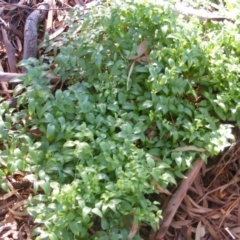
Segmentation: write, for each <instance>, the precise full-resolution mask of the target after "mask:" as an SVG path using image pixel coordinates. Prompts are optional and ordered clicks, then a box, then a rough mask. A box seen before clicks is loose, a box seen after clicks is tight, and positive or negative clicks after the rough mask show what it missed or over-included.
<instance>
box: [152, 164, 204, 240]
mask: <svg viewBox="0 0 240 240" xmlns="http://www.w3.org/2000/svg"><path fill="white" fill-rule="evenodd" d="M203 164H204V162H203V160H202V159H198V160H197V161H196V162H195V163H194V164H193V169H192V170H191V171H190V172H188V174H187V176H186V179H184V180H183V181H182V183H181V185H180V186H179V188H178V189H177V191H176V192H175V193H174V194H173V196H172V198H171V199H170V201H169V203H168V205H167V207H166V209H165V210H164V211H163V218H162V221H161V222H160V223H159V230H158V232H157V236H156V238H155V240H162V239H164V236H165V233H166V232H167V230H168V228H169V226H170V224H171V222H172V219H173V217H174V215H175V213H176V211H177V209H178V207H179V206H180V204H181V202H182V200H183V198H184V197H185V195H186V193H187V191H188V189H189V188H190V186H191V185H192V183H193V181H194V179H195V178H196V176H197V174H198V172H199V171H200V169H201V167H202V166H203Z"/></svg>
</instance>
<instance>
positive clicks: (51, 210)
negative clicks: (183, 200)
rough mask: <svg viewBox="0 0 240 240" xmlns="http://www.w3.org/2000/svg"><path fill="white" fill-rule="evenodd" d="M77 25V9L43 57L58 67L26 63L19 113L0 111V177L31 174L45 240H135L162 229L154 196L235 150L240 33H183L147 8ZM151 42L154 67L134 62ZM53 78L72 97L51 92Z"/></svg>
mask: <svg viewBox="0 0 240 240" xmlns="http://www.w3.org/2000/svg"><path fill="white" fill-rule="evenodd" d="M82 18H83V16H82V15H81V13H80V11H79V10H78V9H77V8H76V9H74V10H73V11H72V12H70V13H69V18H68V22H69V26H71V27H70V28H69V30H68V32H66V33H64V35H63V36H62V37H59V38H58V39H57V40H55V45H54V44H53V43H52V42H50V41H49V40H48V39H46V41H45V42H44V43H43V44H42V45H41V46H40V47H45V46H51V48H47V49H46V52H47V51H49V50H50V49H53V53H54V56H52V57H47V56H45V55H44V56H42V57H41V58H40V59H39V60H38V61H37V60H33V59H32V60H28V61H26V62H24V63H23V64H24V65H25V66H26V67H27V68H28V73H27V75H26V76H25V77H24V79H23V84H21V85H18V87H17V89H16V92H18V91H19V90H25V92H24V93H23V94H21V95H20V96H19V97H18V103H19V104H21V105H22V106H24V107H23V109H21V110H19V111H16V112H13V111H12V110H11V109H10V110H9V109H7V106H6V105H2V106H1V113H3V112H4V113H5V116H4V117H1V118H0V134H1V138H2V144H3V146H4V150H1V151H0V154H1V159H3V160H4V162H5V163H6V166H5V168H3V169H4V170H2V169H1V170H0V174H1V176H5V175H6V173H7V172H14V171H17V170H22V171H27V172H31V173H32V174H31V175H29V176H27V177H29V178H30V179H31V180H33V181H34V189H35V191H36V192H37V190H38V189H39V187H40V188H41V189H42V195H39V194H38V195H36V196H32V197H31V199H29V208H28V210H29V212H30V213H31V214H32V215H33V217H34V218H35V221H36V222H39V223H41V224H42V225H41V227H40V228H38V229H36V234H38V237H37V238H38V239H112V240H115V239H116V240H117V239H128V237H129V232H130V229H131V228H132V227H133V226H137V227H138V228H140V226H141V224H142V223H145V224H149V225H151V227H152V228H153V229H154V230H156V229H157V224H158V221H159V219H160V218H161V205H159V203H158V202H156V201H154V200H152V199H153V198H152V197H151V196H152V195H153V194H155V193H158V190H157V185H160V186H161V187H162V188H166V187H167V186H169V184H175V183H176V179H177V178H179V177H180V178H182V177H183V174H184V171H185V170H187V169H189V168H191V166H192V163H193V161H194V160H196V158H197V157H199V156H200V157H201V158H203V159H204V160H206V159H207V157H208V156H212V155H215V154H217V153H218V152H219V151H221V150H223V149H224V148H225V147H226V146H228V145H229V141H230V140H231V139H233V136H232V132H231V128H232V125H231V124H230V123H236V124H237V125H238V126H239V125H240V120H239V119H238V118H237V116H238V115H239V114H240V110H239V109H240V108H239V107H240V105H239V102H240V101H239V100H240V99H239V98H240V95H239V92H240V83H239V60H240V59H239V51H240V48H239V41H238V37H237V36H238V35H237V34H236V33H237V32H238V31H239V29H238V26H237V25H235V24H234V23H231V22H224V23H207V22H205V23H200V22H199V21H198V20H197V19H195V18H193V19H190V20H189V21H186V20H184V19H182V18H180V17H178V16H177V15H176V14H175V13H173V12H172V10H171V8H170V6H169V5H168V4H165V5H162V6H160V5H153V4H151V3H150V2H148V1H145V2H143V1H137V2H135V1H132V2H129V1H124V2H120V3H115V2H113V3H111V5H110V6H107V7H104V6H103V7H101V8H97V9H95V10H94V9H93V10H92V11H90V12H88V13H86V14H85V15H84V20H82ZM226 32H227V34H226ZM144 41H145V44H146V46H145V47H147V51H146V52H145V57H146V58H142V59H140V60H143V59H145V60H146V59H147V61H145V62H144V61H143V62H141V61H137V60H139V58H138V59H137V58H136V59H133V60H131V59H130V57H131V56H137V54H138V46H139V45H140V44H141V43H143V42H144ZM56 43H57V44H56ZM58 43H59V44H58ZM58 45H61V47H60V48H59V47H58ZM141 57H142V56H141ZM133 61H135V63H134V65H132V66H133V67H132V69H131V64H132V63H133ZM32 65H34V67H32ZM50 68H51V69H53V70H52V72H53V74H55V75H57V76H59V77H60V78H61V80H62V82H63V84H64V83H67V84H68V87H66V85H64V86H65V87H64V88H58V89H57V90H52V89H51V88H50V87H49V85H48V81H47V77H46V76H47V69H50ZM66 81H67V82H66ZM34 131H38V132H40V133H41V134H40V136H36V135H34V134H33V132H34ZM2 188H4V189H6V186H5V185H4V184H2ZM133 239H142V238H141V236H140V234H139V233H136V234H135V235H134V236H133Z"/></svg>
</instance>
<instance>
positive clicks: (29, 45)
mask: <svg viewBox="0 0 240 240" xmlns="http://www.w3.org/2000/svg"><path fill="white" fill-rule="evenodd" d="M48 9H49V4H48V3H43V4H41V5H39V7H38V8H37V9H36V10H34V11H33V12H32V13H31V14H30V15H29V16H28V18H27V20H26V23H25V26H24V50H23V59H28V58H30V57H34V58H36V57H37V45H38V44H37V36H38V34H37V25H38V24H39V23H41V22H42V21H43V20H44V19H45V17H46V15H47V11H46V10H48ZM22 71H23V72H26V68H25V67H22Z"/></svg>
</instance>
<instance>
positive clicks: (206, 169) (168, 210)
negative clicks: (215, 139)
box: [0, 0, 240, 240]
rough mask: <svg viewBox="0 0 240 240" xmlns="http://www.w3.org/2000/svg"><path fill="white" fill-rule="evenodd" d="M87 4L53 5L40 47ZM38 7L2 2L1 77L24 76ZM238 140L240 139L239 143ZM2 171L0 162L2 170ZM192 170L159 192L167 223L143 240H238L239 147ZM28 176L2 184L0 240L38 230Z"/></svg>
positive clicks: (6, 93)
mask: <svg viewBox="0 0 240 240" xmlns="http://www.w3.org/2000/svg"><path fill="white" fill-rule="evenodd" d="M83 2H84V1H83V0H75V2H74V1H73V0H69V1H57V4H56V3H53V1H49V4H50V8H52V9H57V8H58V9H59V10H54V11H49V14H48V17H47V19H46V20H45V28H43V29H41V31H40V33H39V43H40V42H41V41H42V40H43V36H44V34H45V33H46V32H47V33H48V34H49V38H50V39H54V38H55V37H56V36H58V35H60V34H61V33H62V32H63V31H66V29H67V25H66V24H64V22H63V19H64V14H63V13H64V11H68V9H69V8H71V7H73V6H75V5H76V4H78V5H82V4H83ZM88 2H90V1H85V3H88ZM39 3H40V1H36V0H33V1H31V2H29V3H26V2H25V1H21V2H20V3H18V2H16V1H15V2H14V0H13V1H11V4H6V2H4V1H3V0H0V9H1V8H3V11H2V13H1V15H0V72H6V73H11V72H12V73H22V71H21V69H20V68H17V67H16V66H15V65H16V63H18V62H19V61H20V60H22V55H23V38H24V36H23V29H24V23H25V20H26V18H27V16H28V15H29V14H30V13H31V12H32V11H33V9H35V8H36V7H37V5H38V4H39ZM16 4H19V5H20V6H18V5H16ZM39 55H41V50H40V51H39ZM14 86H15V85H14V84H10V83H7V82H0V96H1V97H2V98H3V99H4V100H9V99H12V93H13V90H14ZM237 135H238V134H236V139H239V136H237ZM0 148H2V147H1V146H0ZM4 166H5V163H4V162H2V160H1V159H0V168H4ZM194 167H195V168H193V170H192V171H190V173H189V175H188V176H189V178H188V179H186V180H183V181H182V182H181V184H180V185H179V186H178V188H177V189H173V190H169V191H166V190H163V189H161V187H160V186H159V193H160V194H159V195H162V196H163V197H161V200H160V201H163V200H162V199H164V202H165V207H164V211H163V216H164V218H163V220H162V221H161V222H160V224H159V227H160V230H162V231H158V232H157V233H154V232H152V231H150V230H149V228H148V227H147V226H142V228H141V229H140V232H141V233H142V236H144V237H143V238H144V239H146V240H147V239H149V240H153V239H167V240H168V239H171V240H172V239H178V240H181V239H197V240H200V239H204V240H205V239H206V240H208V239H224V240H225V239H240V141H238V142H236V143H233V144H232V146H231V147H230V148H229V149H227V150H226V151H225V152H223V153H222V154H220V155H219V156H216V157H215V158H213V159H210V160H209V162H208V164H207V165H205V164H203V163H201V160H199V162H198V165H197V164H196V165H194ZM194 170H195V171H194ZM26 176H27V173H23V172H17V173H15V174H13V175H6V178H5V179H4V181H5V183H6V185H7V187H8V189H9V191H8V192H5V191H4V190H3V189H1V188H0V240H1V239H20V240H21V239H28V240H29V239H33V238H32V232H33V230H34V228H36V227H37V225H36V224H35V223H34V219H33V218H32V216H30V215H29V214H28V213H27V211H26V208H25V206H26V203H27V199H28V197H29V195H33V194H34V191H33V188H32V184H33V183H32V182H30V181H28V180H26ZM164 202H161V203H162V204H164ZM176 203H177V204H176ZM170 204H172V205H170ZM171 215H172V216H171ZM162 235H163V236H164V237H162Z"/></svg>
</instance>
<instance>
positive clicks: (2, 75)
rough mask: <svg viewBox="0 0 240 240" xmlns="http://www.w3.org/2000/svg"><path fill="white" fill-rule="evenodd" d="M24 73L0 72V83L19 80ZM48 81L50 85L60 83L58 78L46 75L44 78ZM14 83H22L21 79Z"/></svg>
mask: <svg viewBox="0 0 240 240" xmlns="http://www.w3.org/2000/svg"><path fill="white" fill-rule="evenodd" d="M24 75H25V74H24V73H7V72H0V82H10V81H11V80H12V79H13V78H20V77H23V76H24ZM46 78H48V79H49V80H50V83H52V84H54V83H57V82H58V81H60V78H59V77H56V76H54V75H52V74H50V73H49V74H48V75H47V76H46ZM15 82H22V79H18V81H15Z"/></svg>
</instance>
